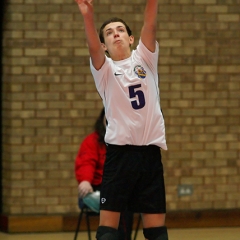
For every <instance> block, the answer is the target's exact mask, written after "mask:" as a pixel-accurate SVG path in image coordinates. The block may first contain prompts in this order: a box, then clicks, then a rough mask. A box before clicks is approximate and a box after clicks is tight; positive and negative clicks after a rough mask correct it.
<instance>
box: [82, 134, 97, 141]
mask: <svg viewBox="0 0 240 240" xmlns="http://www.w3.org/2000/svg"><path fill="white" fill-rule="evenodd" d="M97 141H98V133H97V132H92V133H90V134H89V135H87V136H86V137H85V138H84V140H83V143H86V142H92V143H95V142H97Z"/></svg>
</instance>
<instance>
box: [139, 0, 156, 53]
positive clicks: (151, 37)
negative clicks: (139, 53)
mask: <svg viewBox="0 0 240 240" xmlns="http://www.w3.org/2000/svg"><path fill="white" fill-rule="evenodd" d="M157 13H158V0H147V2H146V7H145V11H144V22H143V27H142V31H141V40H142V42H143V44H144V45H145V46H146V48H147V49H148V50H149V51H151V52H154V51H155V42H156V29H157Z"/></svg>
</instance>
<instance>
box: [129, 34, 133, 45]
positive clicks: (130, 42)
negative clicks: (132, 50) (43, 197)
mask: <svg viewBox="0 0 240 240" xmlns="http://www.w3.org/2000/svg"><path fill="white" fill-rule="evenodd" d="M133 43H134V36H133V35H131V36H130V37H129V44H130V45H132V44H133Z"/></svg>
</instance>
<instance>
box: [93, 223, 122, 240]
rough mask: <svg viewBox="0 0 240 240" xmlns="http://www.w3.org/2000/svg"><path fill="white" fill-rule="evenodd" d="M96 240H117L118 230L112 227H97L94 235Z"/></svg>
mask: <svg viewBox="0 0 240 240" xmlns="http://www.w3.org/2000/svg"><path fill="white" fill-rule="evenodd" d="M96 239H97V240H118V230H117V229H115V228H112V227H107V226H99V227H98V229H97V234H96Z"/></svg>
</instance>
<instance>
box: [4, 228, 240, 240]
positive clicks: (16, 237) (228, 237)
mask: <svg viewBox="0 0 240 240" xmlns="http://www.w3.org/2000/svg"><path fill="white" fill-rule="evenodd" d="M168 233H169V240H240V227H237V228H236V227H234V228H187V229H186V228H185V229H173V228H171V229H169V230H168ZM73 238H74V232H69V233H66V232H64V233H38V234H36V233H29V234H15V233H13V234H9V233H3V232H0V240H33V239H34V240H73ZM94 239H95V232H92V240H94ZM78 240H88V237H87V233H86V232H79V235H78ZM137 240H144V237H143V235H142V231H141V230H139V232H138V236H137Z"/></svg>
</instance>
